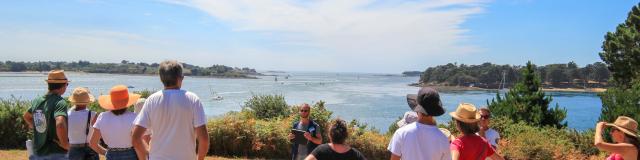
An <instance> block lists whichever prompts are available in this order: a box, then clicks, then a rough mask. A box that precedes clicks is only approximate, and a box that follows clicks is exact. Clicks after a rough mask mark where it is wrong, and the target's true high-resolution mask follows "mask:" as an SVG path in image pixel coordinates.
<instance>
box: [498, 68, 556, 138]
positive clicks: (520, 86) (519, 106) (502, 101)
mask: <svg viewBox="0 0 640 160" xmlns="http://www.w3.org/2000/svg"><path fill="white" fill-rule="evenodd" d="M535 70H536V67H535V66H534V65H533V64H532V63H531V62H528V63H527V66H526V67H525V68H523V69H522V71H521V74H522V79H521V81H519V82H517V83H516V84H515V86H514V87H512V88H511V89H510V90H509V92H507V93H505V94H504V97H502V96H500V94H499V93H497V94H496V98H495V99H492V100H491V102H489V101H487V104H488V106H489V109H490V110H491V112H492V113H493V115H495V116H504V117H507V118H510V119H512V120H514V121H523V122H526V123H529V124H531V125H536V126H554V127H557V128H562V127H566V126H567V123H566V122H564V123H563V122H562V121H563V120H564V118H565V117H566V116H567V110H566V109H564V108H560V106H559V105H558V104H556V106H555V108H550V107H549V103H551V101H552V97H551V96H546V95H545V93H544V92H543V91H542V90H541V88H540V78H539V77H538V75H537V74H536V73H535Z"/></svg>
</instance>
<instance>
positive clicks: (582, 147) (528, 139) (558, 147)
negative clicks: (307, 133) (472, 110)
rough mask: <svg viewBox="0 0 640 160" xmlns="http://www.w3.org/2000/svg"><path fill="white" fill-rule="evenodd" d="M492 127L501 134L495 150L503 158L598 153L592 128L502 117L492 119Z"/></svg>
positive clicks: (562, 156)
mask: <svg viewBox="0 0 640 160" xmlns="http://www.w3.org/2000/svg"><path fill="white" fill-rule="evenodd" d="M491 127H492V128H493V129H495V130H496V131H498V133H500V136H501V140H500V142H499V144H498V150H499V151H498V152H499V153H501V154H502V155H503V156H505V158H510V159H586V158H588V157H592V156H597V155H598V154H599V151H598V149H597V148H595V146H593V131H592V130H588V131H582V132H579V131H576V130H574V129H567V128H555V127H552V126H545V127H538V126H532V125H529V124H526V123H524V122H517V123H516V122H514V121H513V120H511V119H508V118H505V117H495V118H493V119H492V120H491Z"/></svg>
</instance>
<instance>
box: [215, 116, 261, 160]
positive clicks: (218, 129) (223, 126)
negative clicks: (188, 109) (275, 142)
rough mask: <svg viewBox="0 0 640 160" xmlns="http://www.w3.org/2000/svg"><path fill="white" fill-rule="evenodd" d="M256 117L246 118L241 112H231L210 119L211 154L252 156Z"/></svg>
mask: <svg viewBox="0 0 640 160" xmlns="http://www.w3.org/2000/svg"><path fill="white" fill-rule="evenodd" d="M255 123H256V122H255V119H252V118H249V119H245V118H244V117H243V116H242V114H241V113H237V112H231V113H227V114H226V115H224V116H222V117H220V118H214V119H210V120H209V122H208V123H207V130H208V132H209V142H210V146H209V154H213V155H219V156H245V157H246V156H250V153H253V152H252V151H251V149H252V147H251V146H252V142H253V135H255V129H254V126H255Z"/></svg>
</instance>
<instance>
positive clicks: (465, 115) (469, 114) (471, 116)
mask: <svg viewBox="0 0 640 160" xmlns="http://www.w3.org/2000/svg"><path fill="white" fill-rule="evenodd" d="M449 115H451V117H453V118H454V119H456V120H459V121H462V122H464V123H475V122H478V121H480V112H478V109H477V108H476V106H474V105H473V104H471V103H460V105H458V108H457V109H456V111H455V112H451V113H449Z"/></svg>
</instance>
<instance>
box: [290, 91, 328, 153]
mask: <svg viewBox="0 0 640 160" xmlns="http://www.w3.org/2000/svg"><path fill="white" fill-rule="evenodd" d="M309 115H311V107H310V106H309V104H306V103H305V104H302V107H300V121H298V122H295V123H293V126H292V129H296V130H302V131H305V133H304V134H303V136H304V138H305V139H307V141H306V143H299V142H297V141H293V140H294V139H295V138H296V135H295V134H293V133H289V139H290V140H292V141H293V144H292V147H291V159H293V160H301V159H304V158H305V157H307V155H309V153H311V151H313V149H315V148H316V147H317V146H318V145H319V144H321V143H322V135H321V134H320V133H322V131H321V127H320V125H318V124H317V123H316V122H314V121H313V120H311V119H310V118H309Z"/></svg>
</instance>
